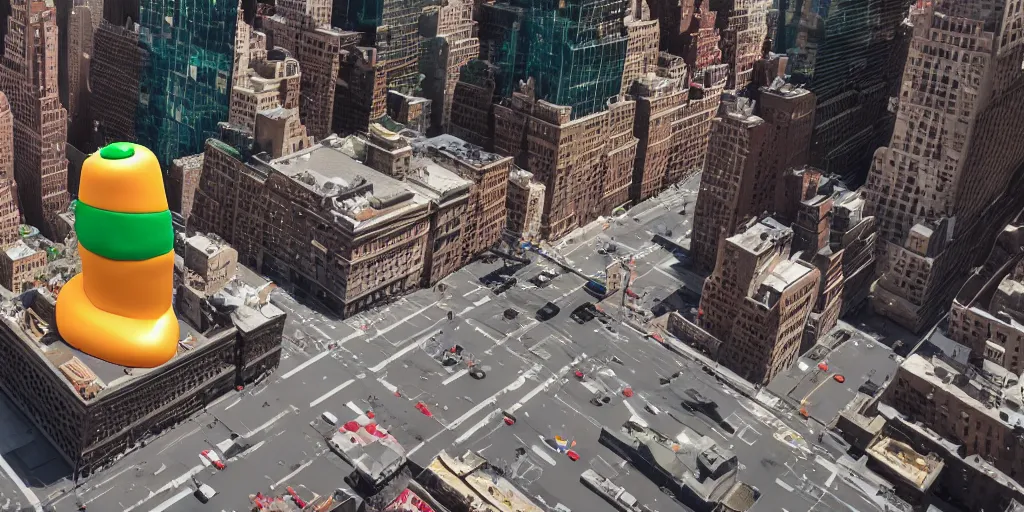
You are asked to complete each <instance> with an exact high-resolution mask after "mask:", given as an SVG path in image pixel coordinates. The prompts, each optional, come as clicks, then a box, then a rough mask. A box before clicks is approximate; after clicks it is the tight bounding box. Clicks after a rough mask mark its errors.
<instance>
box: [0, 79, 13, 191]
mask: <svg viewBox="0 0 1024 512" xmlns="http://www.w3.org/2000/svg"><path fill="white" fill-rule="evenodd" d="M0 179H2V180H11V179H14V112H13V111H12V110H11V102H10V101H8V100H7V95H6V94H4V92H3V91H0Z"/></svg>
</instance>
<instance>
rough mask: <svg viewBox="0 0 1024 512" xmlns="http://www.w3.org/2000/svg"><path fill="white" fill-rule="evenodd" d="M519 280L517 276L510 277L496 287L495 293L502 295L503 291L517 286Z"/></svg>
mask: <svg viewBox="0 0 1024 512" xmlns="http://www.w3.org/2000/svg"><path fill="white" fill-rule="evenodd" d="M517 282H518V281H516V278H514V277H510V278H508V279H507V280H505V282H504V283H501V284H499V285H498V286H495V287H494V294H495V295H501V294H502V293H505V292H507V291H508V289H509V288H512V287H513V286H515V285H516V283H517Z"/></svg>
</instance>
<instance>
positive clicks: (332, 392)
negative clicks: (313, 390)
mask: <svg viewBox="0 0 1024 512" xmlns="http://www.w3.org/2000/svg"><path fill="white" fill-rule="evenodd" d="M353 382H355V379H349V380H346V381H345V382H342V383H341V384H339V385H337V386H336V387H335V388H334V389H332V390H330V391H328V392H326V393H324V394H322V395H320V397H319V398H317V399H316V400H313V401H312V402H310V403H309V406H310V407H316V406H317V405H319V404H321V403H323V401H324V400H327V399H328V398H330V397H332V396H334V395H335V394H336V393H337V392H339V391H341V390H343V389H345V388H347V387H349V385H351V384H352V383H353Z"/></svg>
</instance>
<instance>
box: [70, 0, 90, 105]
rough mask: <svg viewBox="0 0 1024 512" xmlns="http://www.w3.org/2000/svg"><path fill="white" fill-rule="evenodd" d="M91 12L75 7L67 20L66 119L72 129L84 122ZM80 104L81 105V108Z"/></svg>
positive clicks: (79, 6) (82, 6)
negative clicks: (68, 120) (69, 121)
mask: <svg viewBox="0 0 1024 512" xmlns="http://www.w3.org/2000/svg"><path fill="white" fill-rule="evenodd" d="M92 20H93V17H92V8H91V7H90V6H89V5H76V6H74V7H72V8H71V14H70V16H69V20H68V34H67V40H68V43H67V44H68V52H67V68H68V71H67V73H68V75H67V76H68V104H67V109H68V118H69V119H70V120H71V124H72V125H76V124H81V123H82V122H83V121H84V120H85V118H88V116H87V115H85V114H87V113H88V101H89V99H88V97H87V96H85V95H87V94H88V87H87V86H88V85H89V65H90V59H91V56H92V55H93V34H94V32H95V31H96V28H95V27H94V26H93V24H92ZM83 100H84V101H85V103H86V104H85V105H83V104H82V102H83Z"/></svg>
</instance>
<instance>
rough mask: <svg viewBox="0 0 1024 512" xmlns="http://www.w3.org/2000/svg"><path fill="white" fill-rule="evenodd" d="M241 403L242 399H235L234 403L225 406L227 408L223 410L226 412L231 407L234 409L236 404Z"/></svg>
mask: <svg viewBox="0 0 1024 512" xmlns="http://www.w3.org/2000/svg"><path fill="white" fill-rule="evenodd" d="M241 401H242V399H241V398H236V399H235V401H234V402H231V403H230V404H228V406H227V407H225V408H224V410H225V411H226V410H228V409H231V408H232V407H234V406H236V405H238V402H241Z"/></svg>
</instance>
